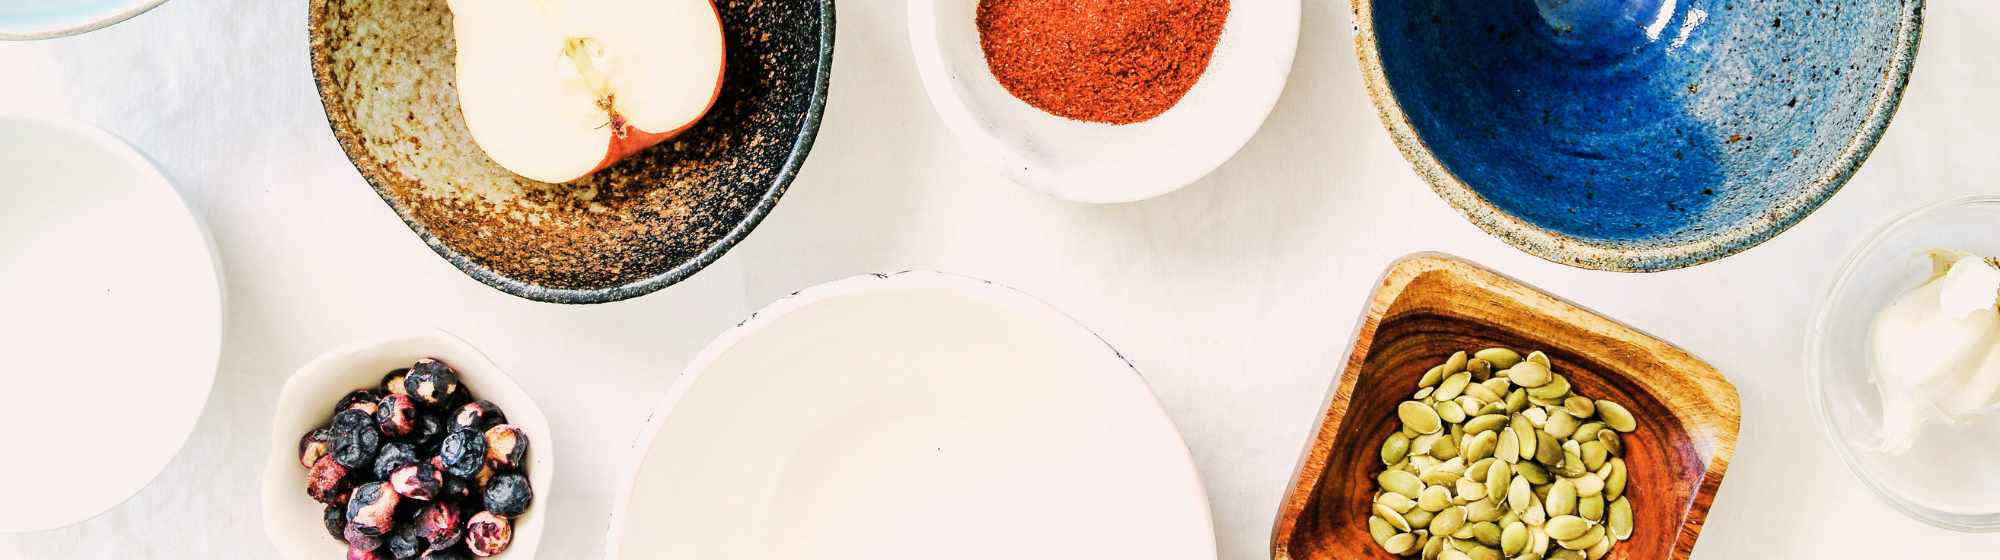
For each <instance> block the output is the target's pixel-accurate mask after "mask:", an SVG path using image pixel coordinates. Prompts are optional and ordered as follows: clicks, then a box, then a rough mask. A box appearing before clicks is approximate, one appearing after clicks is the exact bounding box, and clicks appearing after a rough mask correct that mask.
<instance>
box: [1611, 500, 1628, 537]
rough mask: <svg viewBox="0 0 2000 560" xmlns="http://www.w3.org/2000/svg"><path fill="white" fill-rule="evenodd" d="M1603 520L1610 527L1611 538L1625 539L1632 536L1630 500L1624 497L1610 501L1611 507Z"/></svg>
mask: <svg viewBox="0 0 2000 560" xmlns="http://www.w3.org/2000/svg"><path fill="white" fill-rule="evenodd" d="M1605 514H1606V515H1607V516H1608V517H1607V518H1606V520H1605V522H1604V524H1605V525H1606V526H1609V527H1610V528H1611V538H1614V539H1618V540H1621V541H1622V540H1626V539H1630V538H1632V502H1631V501H1630V500H1627V499H1625V498H1618V499H1616V500H1612V501H1611V509H1610V510H1609V511H1606V512H1605Z"/></svg>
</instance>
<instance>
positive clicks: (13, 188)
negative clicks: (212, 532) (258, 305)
mask: <svg viewBox="0 0 2000 560" xmlns="http://www.w3.org/2000/svg"><path fill="white" fill-rule="evenodd" d="M0 209H4V210H0V214H4V217H0V294H5V295H0V341H4V342H0V355H5V356H6V358H5V360H6V362H5V365H0V387H5V388H6V389H5V391H6V393H7V394H9V395H16V396H17V397H16V398H12V399H8V401H9V402H8V404H7V405H6V406H4V407H0V442H5V444H4V445H5V451H4V452H0V454H4V455H6V456H8V457H13V458H15V460H0V496H5V498H0V502H4V503H5V504H6V505H5V506H0V533H19V532H29V531H42V530H48V529H54V528H57V527H63V526H68V525H72V524H75V523H79V522H82V521H84V520H86V519H90V518H92V517H95V516H97V515H98V514H100V513H103V512H105V511H109V510H111V509H112V508H115V507H117V506H118V505H119V504H120V503H123V502H125V501H126V500H127V499H129V498H131V497H132V496H133V495H134V494H137V493H139V491H140V490H141V489H144V488H145V487H146V485H147V484H150V483H151V482H152V480H153V479H154V478H155V477H156V476H158V475H159V474H160V472H161V471H163V470H165V469H166V468H167V465H168V464H170V463H172V462H173V459H174V456H175V455H176V454H178V453H179V452H180V450H181V446H182V445H183V444H184V443H185V442H187V441H188V437H189V436H190V435H192V434H193V433H194V432H195V428H196V426H197V425H198V423H199V422H200V419H201V413H202V409H203V407H204V406H205V405H207V403H208V398H209V394H210V392H211V391H212V390H213V388H214V381H215V372H216V362H217V360H218V358H219V356H220V355H221V354H222V341H223V329H224V319H223V317H224V307H225V305H224V304H225V302H224V297H223V283H224V281H223V274H222V267H221V265H220V264H219V263H218V262H217V261H216V258H215V254H216V253H215V248H214V244H213V243H211V242H210V239H209V237H208V234H207V230H206V229H205V228H203V227H202V223H201V219H200V217H199V216H197V215H195V213H194V212H193V211H192V209H191V208H189V206H188V205H187V204H186V201H184V200H182V199H181V196H180V194H179V193H178V192H176V191H175V190H174V186H173V185H172V184H171V183H169V182H168V181H167V178H166V177H165V176H163V175H162V174H161V173H160V172H159V170H158V169H156V168H155V167H154V166H153V164H152V163H151V162H149V161H147V160H146V157H145V155H143V154H140V153H139V152H138V151H136V150H133V149H132V147H131V146H129V145H127V144H125V143H124V142H123V141H120V140H119V139H118V138H117V137H115V136H112V135H111V133H109V132H105V131H104V130H101V129H98V128H96V127H92V126H89V125H86V124H83V123H78V122H74V121H69V120H51V119H48V118H45V117H38V116H26V115H6V114H0ZM38 396H39V397H38ZM114 442H115V443H114ZM65 480H74V481H88V483H81V484H51V483H50V481H65Z"/></svg>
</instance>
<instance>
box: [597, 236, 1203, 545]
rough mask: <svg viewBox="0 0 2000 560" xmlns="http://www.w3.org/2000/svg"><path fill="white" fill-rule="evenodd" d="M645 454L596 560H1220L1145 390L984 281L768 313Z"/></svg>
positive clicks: (662, 412)
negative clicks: (602, 559)
mask: <svg viewBox="0 0 2000 560" xmlns="http://www.w3.org/2000/svg"><path fill="white" fill-rule="evenodd" d="M643 434H644V435H643V436H641V439H640V440H639V442H638V443H637V444H636V445H635V446H634V452H635V454H636V457H635V459H636V461H635V465H636V466H635V469H634V471H633V474H632V475H631V479H630V480H629V481H628V482H627V484H626V486H625V487H624V488H625V490H624V491H623V492H621V493H620V495H619V496H618V498H617V500H616V504H615V505H614V507H613V509H612V511H613V514H612V515H613V517H612V519H611V529H610V532H609V535H608V542H607V543H606V550H607V551H608V553H609V557H611V558H676V559H694V558H699V559H703V560H743V559H790V558H815V559H820V560H839V559H866V560H896V559H906V558H907V559H918V558H957V559H1009V560H1012V559H1019V558H1079V559H1103V558H1147V559H1151V560H1213V559H1214V558H1215V553H1216V551H1215V536H1214V529H1213V526H1212V524H1211V520H1210V516H1209V509H1208V501H1207V495H1206V494H1205V493H1204V491H1203V490H1202V486H1201V480H1200V477H1199V476H1198V475H1197V474H1196V472H1195V467H1194V463H1193V460H1192V458H1191V457H1190V456H1189V454H1188V450H1187V447H1186V445H1185V444H1184V443H1182V441H1181V438H1180V434H1179V432H1177V431H1176V430H1175V429H1174V426H1173V424H1172V422H1171V421H1170V420H1169V419H1168V418H1167V415H1166V412H1165V411H1164V410H1162V409H1161V407H1160V404H1159V402H1158V401H1156V400H1155V399H1154V397H1153V395H1152V392H1151V391H1150V390H1148V389H1147V387H1146V384H1145V381H1144V380H1143V379H1141V378H1140V377H1139V375H1138V373H1137V372H1135V371H1133V369H1132V366H1131V365H1130V364H1127V363H1126V362H1125V360H1124V359H1123V358H1122V357H1120V356H1119V355H1118V353H1117V352H1116V351H1114V350H1112V349H1111V347H1110V346H1108V345H1106V344H1105V343H1104V341H1103V340H1101V339H1099V338H1098V337H1097V336H1096V335H1094V334H1092V333H1091V332H1090V331H1089V330H1086V329H1084V328H1083V327H1082V326H1081V325H1078V324H1077V323H1076V322H1075V321H1074V320H1071V319H1070V318H1069V317H1067V316H1064V315H1063V314H1061V313H1059V312H1057V311H1056V310H1054V309H1052V308H1050V307H1049V306H1047V305H1045V304H1043V303H1041V302H1040V301H1037V300H1035V299H1034V298H1031V297H1028V296H1026V295H1023V294H1021V293H1020V292H1016V291H1014V290H1011V289H1007V288H1004V287H999V286H996V285H993V284H991V283H987V282H983V281H979V280H973V279H969V278H965V277H960V276H951V275H945V274H938V273H927V272H909V273H902V274H895V275H885V276H861V277H855V278H850V279H846V280H840V281H836V282H833V283H830V284H824V285H820V286H817V287H814V288H810V289H807V290H805V291H802V292H799V293H797V294H794V295H792V296H790V297H787V298H785V299H781V300H779V301H777V302H776V303H773V304H771V305H770V306H768V307H765V308H764V309H763V310H762V311H759V312H757V313H756V314H755V315H752V316H751V318H750V319H749V320H747V321H745V322H744V323H743V324H742V325H739V326H738V327H736V328H735V329H732V330H730V331H728V332H726V333H724V334H723V335H722V336H721V337H720V338H718V339H717V340H716V341H715V342H713V343H711V344H710V345H709V346H708V348H707V349H705V350H703V351H702V353H701V354H700V355H699V356H697V357H696V358H695V361H694V363H693V364H692V365H691V366H689V368H688V370H687V371H686V372H684V373H682V374H681V376H680V377H679V378H678V379H676V380H675V382H674V385H673V387H672V388H671V389H669V391H668V393H667V397H666V400H665V402H664V403H662V405H661V407H660V409H659V411H658V412H656V413H654V414H653V416H652V417H651V418H650V419H649V420H648V425H647V427H646V428H645V431H644V432H643Z"/></svg>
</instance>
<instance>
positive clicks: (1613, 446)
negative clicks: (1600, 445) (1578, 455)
mask: <svg viewBox="0 0 2000 560" xmlns="http://www.w3.org/2000/svg"><path fill="white" fill-rule="evenodd" d="M1597 441H1601V442H1604V449H1605V450H1606V451H1610V452H1611V454H1612V455H1623V454H1625V439H1624V438H1623V437H1622V436H1619V435H1618V431H1617V430H1598V431H1597Z"/></svg>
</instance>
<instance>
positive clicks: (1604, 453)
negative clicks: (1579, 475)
mask: <svg viewBox="0 0 2000 560" xmlns="http://www.w3.org/2000/svg"><path fill="white" fill-rule="evenodd" d="M1610 458H1611V450H1610V449H1609V448H1606V447H1604V442H1601V441H1596V440H1591V441H1590V442H1589V443H1585V444H1583V468H1586V469H1590V470H1593V471H1595V470H1597V469H1600V468H1603V467H1604V461H1605V460H1606V459H1610Z"/></svg>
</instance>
